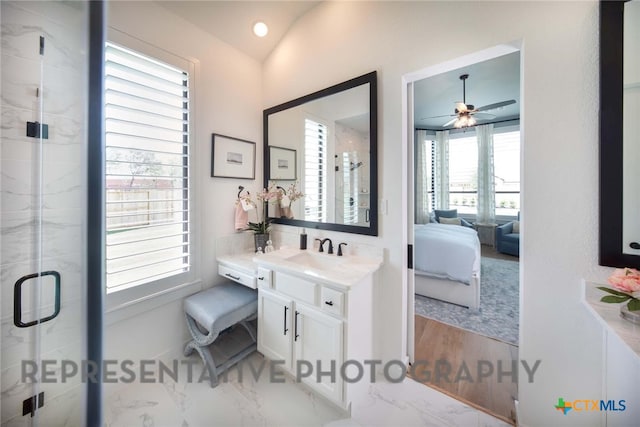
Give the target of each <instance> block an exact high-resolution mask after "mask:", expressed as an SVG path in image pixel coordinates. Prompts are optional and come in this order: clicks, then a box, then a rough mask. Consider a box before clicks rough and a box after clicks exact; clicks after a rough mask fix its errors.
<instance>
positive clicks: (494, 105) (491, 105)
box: [476, 99, 516, 111]
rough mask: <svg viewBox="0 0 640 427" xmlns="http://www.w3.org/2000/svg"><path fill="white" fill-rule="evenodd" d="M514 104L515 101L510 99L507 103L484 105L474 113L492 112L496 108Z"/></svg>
mask: <svg viewBox="0 0 640 427" xmlns="http://www.w3.org/2000/svg"><path fill="white" fill-rule="evenodd" d="M515 103H516V100H515V99H510V100H508V101H502V102H496V103H495V104H488V105H484V106H482V107H480V108H476V111H488V110H494V109H496V108H500V107H505V106H507V105H511V104H515Z"/></svg>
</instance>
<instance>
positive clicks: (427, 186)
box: [403, 45, 522, 423]
mask: <svg viewBox="0 0 640 427" xmlns="http://www.w3.org/2000/svg"><path fill="white" fill-rule="evenodd" d="M520 63H521V55H520V48H519V46H506V45H501V46H497V47H494V48H490V49H487V50H484V51H481V52H477V53H474V54H471V55H467V56H465V57H462V58H458V59H455V60H452V61H449V62H447V63H444V64H439V65H437V66H434V67H429V68H427V69H424V70H421V71H418V72H415V73H411V74H408V75H406V76H405V77H404V81H403V88H404V90H403V92H404V93H403V97H404V102H405V104H404V105H405V109H404V111H403V113H404V117H403V119H404V121H403V122H404V123H405V125H406V126H407V127H406V129H405V131H406V132H405V138H406V144H405V156H404V160H405V164H404V167H405V172H406V174H405V177H406V186H405V188H406V190H407V193H406V194H407V198H406V204H405V206H404V208H405V209H406V210H405V213H406V215H405V220H406V223H405V225H406V227H405V230H406V236H405V238H406V241H407V244H408V245H409V259H410V260H411V264H410V265H409V262H408V265H407V267H408V268H407V270H406V277H405V281H406V283H407V287H406V289H407V299H406V301H407V302H406V315H407V338H406V339H407V350H408V355H409V359H410V361H411V363H414V364H415V365H416V368H415V369H414V370H413V372H414V379H415V380H417V381H419V382H422V383H424V384H426V385H428V386H430V387H433V388H436V389H438V390H440V391H442V392H444V393H446V394H449V395H451V396H453V397H455V398H457V399H459V400H461V401H464V402H466V403H468V404H470V405H472V406H474V407H477V408H479V409H482V410H484V411H486V412H489V413H491V414H492V415H494V416H497V417H499V418H501V419H503V420H505V421H508V422H511V423H515V421H516V414H515V404H516V402H517V375H515V374H514V376H513V379H511V378H507V381H505V378H506V377H505V378H498V376H497V374H496V372H497V369H498V368H501V369H502V370H503V371H504V369H505V366H508V367H511V366H512V365H513V363H516V364H517V360H518V342H519V323H520V322H519V320H520V314H519V308H520V268H519V248H520V237H521V235H522V227H521V223H520V220H521V215H520V213H521V200H522V198H521V194H520V182H521V176H522V173H521V163H522V162H521V146H522V135H521V129H520V123H521V116H520V112H521V108H520V105H521V84H520V83H521V72H520V70H521V67H520ZM418 366H420V368H418ZM509 369H510V368H509ZM489 370H492V371H493V373H492V374H491V375H489V374H488V371H489ZM515 370H516V371H517V365H516V369H515ZM478 375H486V377H484V378H483V380H482V381H479V378H478Z"/></svg>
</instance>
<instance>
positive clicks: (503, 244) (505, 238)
mask: <svg viewBox="0 0 640 427" xmlns="http://www.w3.org/2000/svg"><path fill="white" fill-rule="evenodd" d="M518 219H520V214H518ZM514 226H515V228H516V229H515V230H514ZM519 228H520V222H519V221H511V222H508V223H506V224H503V225H500V226H498V227H496V250H497V251H498V252H502V253H504V254H509V255H513V256H517V257H519V256H520V230H519Z"/></svg>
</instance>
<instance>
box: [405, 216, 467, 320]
mask: <svg viewBox="0 0 640 427" xmlns="http://www.w3.org/2000/svg"><path fill="white" fill-rule="evenodd" d="M413 259H414V260H413V268H414V271H415V273H416V275H415V293H416V294H419V295H424V296H426V297H430V298H436V299H439V300H442V301H446V302H451V303H454V304H459V305H463V306H466V307H469V308H471V309H475V310H477V309H478V308H479V307H480V240H479V239H478V233H477V232H476V231H475V230H474V229H472V228H468V227H461V226H459V225H449V224H437V223H430V224H416V225H415V227H414V256H413Z"/></svg>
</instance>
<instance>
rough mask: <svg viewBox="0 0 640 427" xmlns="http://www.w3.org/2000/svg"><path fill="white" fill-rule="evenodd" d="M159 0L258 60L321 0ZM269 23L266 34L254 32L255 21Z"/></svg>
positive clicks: (160, 3)
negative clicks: (257, 34)
mask: <svg viewBox="0 0 640 427" xmlns="http://www.w3.org/2000/svg"><path fill="white" fill-rule="evenodd" d="M155 1H156V3H157V4H159V5H161V6H163V7H165V8H166V9H168V10H169V11H170V12H172V13H174V14H176V15H178V16H180V17H181V18H183V19H185V20H187V21H189V22H191V23H192V24H194V25H195V26H197V27H199V28H200V29H202V30H204V31H206V32H208V33H210V34H211V35H213V36H214V37H216V38H218V39H220V40H222V41H224V42H226V43H228V44H230V45H231V46H233V47H235V48H236V49H238V50H240V51H242V52H244V53H246V54H247V55H249V56H250V57H252V58H254V59H256V60H257V61H258V62H263V61H264V59H265V58H266V57H267V56H268V55H269V53H271V51H272V50H273V48H274V47H275V46H276V45H277V44H278V42H280V40H281V39H282V37H283V36H284V35H285V34H286V32H287V31H288V30H289V28H290V27H291V25H292V24H293V23H294V22H295V21H296V20H297V19H298V18H299V17H300V16H302V15H304V14H305V13H306V12H307V11H309V10H310V9H311V8H313V7H314V6H315V5H317V4H318V3H320V2H319V1H307V0H297V1H202V0H201V1H190V0H182V1H164V0H155ZM257 21H262V22H264V23H266V24H267V25H268V27H269V33H268V34H267V35H266V36H265V37H262V38H260V37H257V36H255V35H254V34H253V31H252V28H253V24H255V23H256V22H257Z"/></svg>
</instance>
